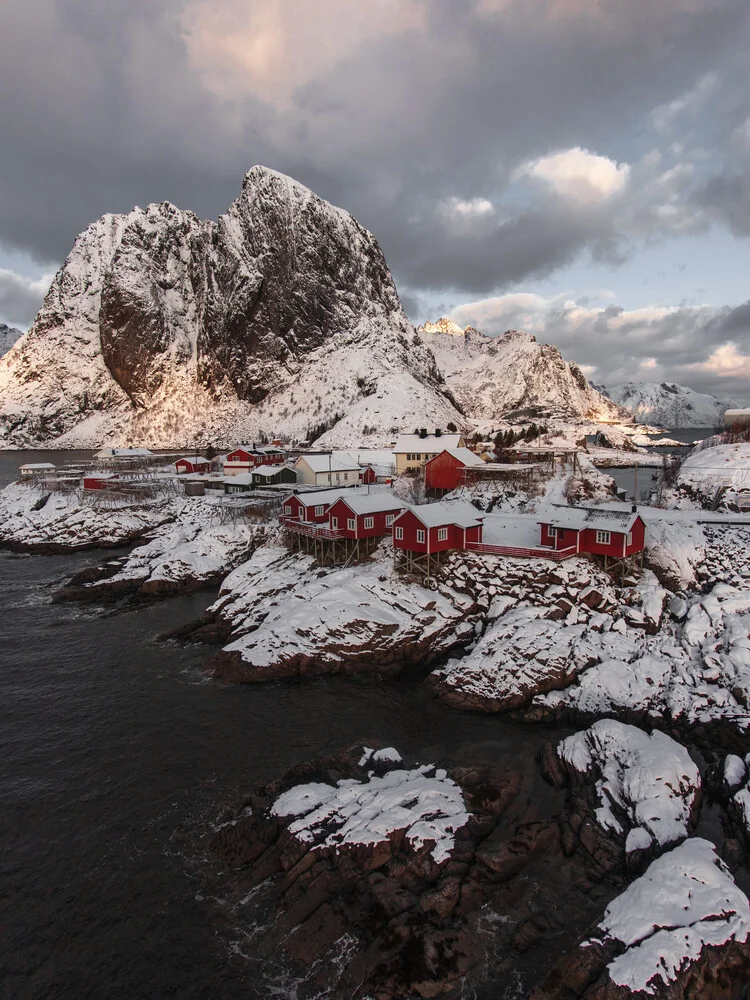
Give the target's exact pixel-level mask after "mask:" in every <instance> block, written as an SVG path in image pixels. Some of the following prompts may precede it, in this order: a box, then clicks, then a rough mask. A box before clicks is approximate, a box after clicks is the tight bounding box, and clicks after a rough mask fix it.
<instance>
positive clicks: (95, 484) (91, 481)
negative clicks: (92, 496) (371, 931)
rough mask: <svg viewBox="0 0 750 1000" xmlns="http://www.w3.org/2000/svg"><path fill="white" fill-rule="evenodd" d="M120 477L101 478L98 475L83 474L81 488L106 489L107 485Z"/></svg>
mask: <svg viewBox="0 0 750 1000" xmlns="http://www.w3.org/2000/svg"><path fill="white" fill-rule="evenodd" d="M119 478H120V477H119V476H115V477H113V478H107V479H102V478H101V477H100V476H84V477H83V488H84V489H85V490H106V488H107V487H108V486H110V485H111V484H112V483H114V482H116V481H117V480H118V479H119Z"/></svg>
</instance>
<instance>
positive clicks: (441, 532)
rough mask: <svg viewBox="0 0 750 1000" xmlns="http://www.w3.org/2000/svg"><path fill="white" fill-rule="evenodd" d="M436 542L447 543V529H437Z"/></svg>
mask: <svg viewBox="0 0 750 1000" xmlns="http://www.w3.org/2000/svg"><path fill="white" fill-rule="evenodd" d="M438 541H439V542H447V541H448V529H447V528H438Z"/></svg>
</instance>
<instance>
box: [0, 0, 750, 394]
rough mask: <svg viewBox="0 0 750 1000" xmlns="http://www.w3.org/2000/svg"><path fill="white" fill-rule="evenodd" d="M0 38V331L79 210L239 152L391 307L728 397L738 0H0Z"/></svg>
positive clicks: (748, 240)
mask: <svg viewBox="0 0 750 1000" xmlns="http://www.w3.org/2000/svg"><path fill="white" fill-rule="evenodd" d="M0 39H2V46H1V47H0V48H1V51H2V59H0V93H2V95H3V98H2V101H0V138H1V139H2V142H1V143H0V322H6V323H9V324H10V325H13V326H18V327H19V328H21V329H26V328H27V327H28V326H29V324H30V323H31V322H32V321H33V318H34V315H35V313H36V310H37V309H38V307H39V305H40V303H41V300H42V298H43V295H44V292H45V290H46V288H47V286H48V284H49V281H50V279H51V276H52V275H53V274H54V272H55V271H56V269H57V268H58V267H59V266H60V264H61V263H62V261H63V260H64V259H65V256H66V254H67V253H68V251H69V250H70V247H71V246H72V243H73V241H74V239H75V237H76V235H77V234H78V233H79V232H80V231H81V230H82V229H84V228H85V227H86V225H87V224H89V223H90V222H92V221H94V220H95V219H96V218H98V217H99V216H100V215H102V214H103V213H105V212H126V211H128V210H130V209H131V208H132V207H133V206H134V205H141V206H144V205H146V204H148V203H149V202H159V201H165V200H167V201H171V202H173V203H174V204H176V205H178V206H179V207H181V208H190V209H192V210H193V211H195V212H196V213H197V214H198V215H200V216H202V217H206V218H216V217H218V215H219V214H221V212H222V211H224V210H225V209H226V208H227V207H228V205H229V204H230V202H231V201H232V200H233V199H234V198H235V197H236V196H237V195H238V194H239V191H240V188H241V181H242V176H243V174H244V173H245V172H246V170H248V169H249V167H250V166H252V165H253V164H255V163H263V164H265V165H266V166H269V167H273V168H274V169H276V170H280V171H282V172H284V173H287V174H290V175H291V176H293V177H295V178H296V179H297V180H299V181H301V182H302V183H304V184H307V185H308V186H309V187H311V188H312V189H313V190H314V191H316V192H317V193H318V194H320V195H321V196H322V197H324V198H327V199H328V200H329V201H332V202H334V203H335V204H337V205H340V206H341V207H343V208H346V209H347V210H348V211H350V212H351V213H352V214H353V215H354V216H355V217H356V218H357V219H359V221H360V222H361V223H363V225H365V226H367V228H368V229H370V230H371V231H372V232H373V233H374V234H375V236H376V237H377V239H378V241H379V243H380V245H381V246H382V248H383V250H384V252H385V255H386V258H387V260H388V263H389V265H390V267H391V270H392V272H393V274H394V277H395V279H396V283H397V285H398V288H399V292H400V294H401V297H402V300H403V302H404V305H405V307H406V308H407V311H408V312H409V315H410V317H411V319H412V320H413V321H414V322H415V323H418V322H422V321H424V320H425V319H436V318H437V317H438V316H439V315H449V316H450V317H451V318H453V319H454V320H456V321H457V322H459V323H461V324H462V325H466V324H471V325H474V326H477V327H478V328H479V329H481V330H483V331H484V332H485V333H488V334H493V335H494V334H499V333H502V332H503V331H504V330H506V329H509V328H521V329H526V330H528V331H529V332H531V333H534V334H535V335H536V336H537V338H538V339H539V340H540V341H543V342H547V343H554V344H557V345H558V346H559V347H560V349H561V350H562V351H563V353H564V355H565V356H566V357H568V358H570V359H573V360H576V361H577V362H578V363H579V364H580V365H581V366H582V367H583V369H584V371H585V372H586V374H587V375H588V376H589V378H591V379H592V381H594V382H596V383H606V384H613V383H617V382H623V381H627V380H646V381H662V380H670V381H677V382H682V383H684V384H687V385H691V386H692V387H694V388H696V389H698V390H700V391H704V392H711V393H715V394H717V395H719V396H721V397H722V398H726V399H731V400H735V401H738V402H744V403H750V59H748V57H747V53H748V51H750V4H748V3H747V0H627V2H625V0H450V2H447V3H446V2H439V0H158V2H156V3H155V2H154V0H107V2H106V3H101V0H34V3H29V2H28V0H3V2H2V4H0Z"/></svg>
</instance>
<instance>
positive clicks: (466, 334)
mask: <svg viewBox="0 0 750 1000" xmlns="http://www.w3.org/2000/svg"><path fill="white" fill-rule="evenodd" d="M417 332H418V334H419V336H420V338H421V341H422V343H423V344H425V345H427V346H428V347H429V348H430V350H431V351H432V352H433V354H434V355H435V359H436V361H437V363H438V367H439V368H440V370H441V371H442V373H443V375H444V377H445V382H446V385H447V386H448V388H449V389H450V390H451V392H452V393H453V395H454V396H455V398H456V399H457V401H458V402H459V404H460V405H461V408H462V409H463V410H464V412H465V413H466V414H468V415H470V416H472V417H476V418H479V419H484V420H493V419H497V418H499V417H503V418H505V419H509V418H510V419H513V418H514V417H518V418H522V417H524V416H529V417H534V418H536V417H543V418H547V419H562V420H568V419H578V418H585V419H589V420H620V419H625V420H627V419H629V414H627V413H626V412H625V411H624V410H622V409H621V408H620V407H619V406H618V405H617V404H616V403H614V402H613V401H612V400H610V399H608V398H607V397H605V396H603V395H602V394H601V393H600V392H598V391H597V390H596V389H595V388H594V387H593V386H592V385H591V384H590V383H589V382H588V381H587V379H586V377H585V376H584V374H583V373H582V372H581V370H580V368H579V367H578V365H577V364H576V363H575V362H573V361H565V360H564V358H563V357H562V355H561V354H560V351H559V350H558V349H557V348H556V347H553V346H552V345H550V344H538V343H537V342H536V338H535V337H533V336H532V335H531V334H528V333H522V332H521V331H520V330H509V331H508V332H507V333H504V334H503V335H502V337H488V336H485V334H483V333H480V332H479V331H478V330H475V329H474V328H473V327H470V326H467V327H466V329H465V330H462V329H461V327H460V326H458V325H457V324H456V323H453V322H452V321H451V320H449V319H445V318H442V319H439V320H438V321H437V322H436V323H425V324H424V326H421V327H419V329H418V331H417Z"/></svg>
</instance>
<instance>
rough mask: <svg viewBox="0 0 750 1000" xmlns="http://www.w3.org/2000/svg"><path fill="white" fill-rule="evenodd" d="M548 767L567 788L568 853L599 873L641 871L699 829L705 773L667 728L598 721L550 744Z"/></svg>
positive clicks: (564, 824)
mask: <svg viewBox="0 0 750 1000" xmlns="http://www.w3.org/2000/svg"><path fill="white" fill-rule="evenodd" d="M543 765H544V766H543V770H544V772H545V773H546V775H547V777H548V778H549V780H550V781H552V783H553V784H554V785H555V786H556V787H558V788H563V787H567V788H568V789H569V794H568V799H567V802H566V808H565V812H564V814H563V817H562V829H563V844H564V845H565V848H566V850H567V851H568V852H569V853H572V852H573V851H575V850H581V851H583V852H584V854H585V855H586V858H587V860H589V861H590V863H591V864H592V865H593V866H595V868H596V869H598V870H599V871H601V872H611V871H623V870H625V869H627V870H628V871H639V870H642V869H643V868H644V867H645V865H646V864H647V863H648V862H649V861H651V860H653V858H654V857H655V856H656V855H658V854H660V853H661V852H662V851H664V850H665V849H666V848H667V847H670V846H672V845H673V844H675V843H676V842H678V841H680V840H683V839H684V838H685V837H687V836H689V835H690V833H692V831H693V829H694V827H695V823H696V820H697V818H698V809H699V806H700V802H701V778H700V772H699V771H698V768H697V766H696V765H695V763H694V762H693V761H692V760H691V758H690V755H689V754H688V752H687V750H686V749H685V748H684V747H683V746H681V745H680V744H679V743H677V742H675V740H673V739H671V738H670V737H669V736H666V735H665V734H664V733H660V732H658V731H656V730H655V731H654V732H652V733H651V734H650V735H649V734H647V733H645V732H643V730H641V729H637V728H636V727H635V726H629V725H625V724H624V723H622V722H617V721H616V720H614V719H601V720H600V721H599V722H595V723H594V725H593V726H591V727H590V728H589V729H587V730H585V731H583V732H580V733H575V734H574V735H573V736H569V737H567V739H564V740H562V742H560V743H559V744H557V746H553V745H551V744H550V745H548V746H547V748H546V749H545V753H544V759H543Z"/></svg>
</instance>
